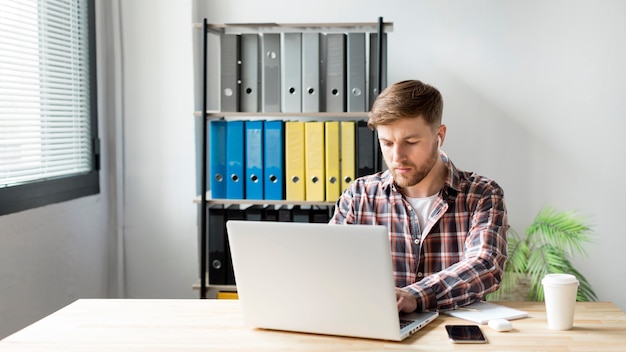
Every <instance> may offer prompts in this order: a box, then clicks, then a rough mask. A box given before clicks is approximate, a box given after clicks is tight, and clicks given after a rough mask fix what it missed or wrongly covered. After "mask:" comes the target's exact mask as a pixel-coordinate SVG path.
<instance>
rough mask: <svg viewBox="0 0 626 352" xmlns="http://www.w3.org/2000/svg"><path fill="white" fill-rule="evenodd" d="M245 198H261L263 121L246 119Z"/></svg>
mask: <svg viewBox="0 0 626 352" xmlns="http://www.w3.org/2000/svg"><path fill="white" fill-rule="evenodd" d="M245 126H246V142H245V145H246V199H263V137H264V136H263V121H255V120H251V121H246V122H245Z"/></svg>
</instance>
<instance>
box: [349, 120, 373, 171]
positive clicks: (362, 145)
mask: <svg viewBox="0 0 626 352" xmlns="http://www.w3.org/2000/svg"><path fill="white" fill-rule="evenodd" d="M376 143H378V141H375V140H374V131H372V130H370V129H369V128H368V127H367V121H365V120H359V121H357V123H356V151H355V152H356V157H355V158H354V159H355V161H356V177H361V176H366V175H371V174H373V173H375V172H376V164H375V161H376V159H375V155H376Z"/></svg>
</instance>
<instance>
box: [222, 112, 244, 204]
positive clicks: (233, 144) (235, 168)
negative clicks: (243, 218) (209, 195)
mask: <svg viewBox="0 0 626 352" xmlns="http://www.w3.org/2000/svg"><path fill="white" fill-rule="evenodd" d="M244 139H245V135H244V122H243V121H228V122H227V123H226V175H227V177H226V198H228V199H244V191H245V187H244V184H245V177H244V176H245V175H244Z"/></svg>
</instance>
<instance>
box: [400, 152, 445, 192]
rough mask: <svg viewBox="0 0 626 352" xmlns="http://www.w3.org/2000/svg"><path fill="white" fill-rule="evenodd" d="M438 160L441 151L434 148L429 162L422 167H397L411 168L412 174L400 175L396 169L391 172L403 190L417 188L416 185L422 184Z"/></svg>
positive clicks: (402, 165) (401, 165) (403, 165)
mask: <svg viewBox="0 0 626 352" xmlns="http://www.w3.org/2000/svg"><path fill="white" fill-rule="evenodd" d="M437 158H439V149H438V148H433V152H432V154H431V155H430V158H428V160H426V161H425V162H424V163H423V164H422V165H421V166H420V167H415V165H408V164H400V165H397V166H398V167H411V168H412V171H411V173H409V174H401V175H398V174H396V170H395V169H393V168H389V170H390V172H391V175H392V176H393V180H394V181H395V182H396V184H397V185H398V186H400V187H401V188H407V187H411V186H415V185H416V184H418V183H420V182H422V180H423V179H424V178H425V177H426V176H427V175H428V174H429V173H430V172H431V170H432V169H433V168H434V167H435V164H436V163H437Z"/></svg>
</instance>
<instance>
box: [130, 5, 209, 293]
mask: <svg viewBox="0 0 626 352" xmlns="http://www.w3.org/2000/svg"><path fill="white" fill-rule="evenodd" d="M120 5H121V33H122V65H123V91H124V93H123V99H124V101H123V121H124V122H123V141H124V158H125V160H124V170H125V171H124V173H123V176H122V177H123V182H124V189H125V200H124V205H123V206H124V215H123V216H124V218H125V223H124V231H123V237H124V247H125V254H124V263H125V283H126V286H125V288H126V290H125V292H126V296H127V297H129V298H161V297H164V298H195V297H198V293H197V292H194V291H193V290H192V285H193V284H194V283H195V282H196V281H197V280H198V277H199V276H198V272H199V269H198V255H197V253H198V249H197V227H196V221H197V219H196V218H197V210H196V205H195V204H194V203H193V198H194V197H195V195H196V191H195V184H196V181H195V149H194V148H195V144H194V116H193V112H194V89H193V77H194V73H193V54H192V51H193V48H192V33H193V29H192V20H191V2H190V1H175V0H159V1H120ZM118 132H119V131H118Z"/></svg>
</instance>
